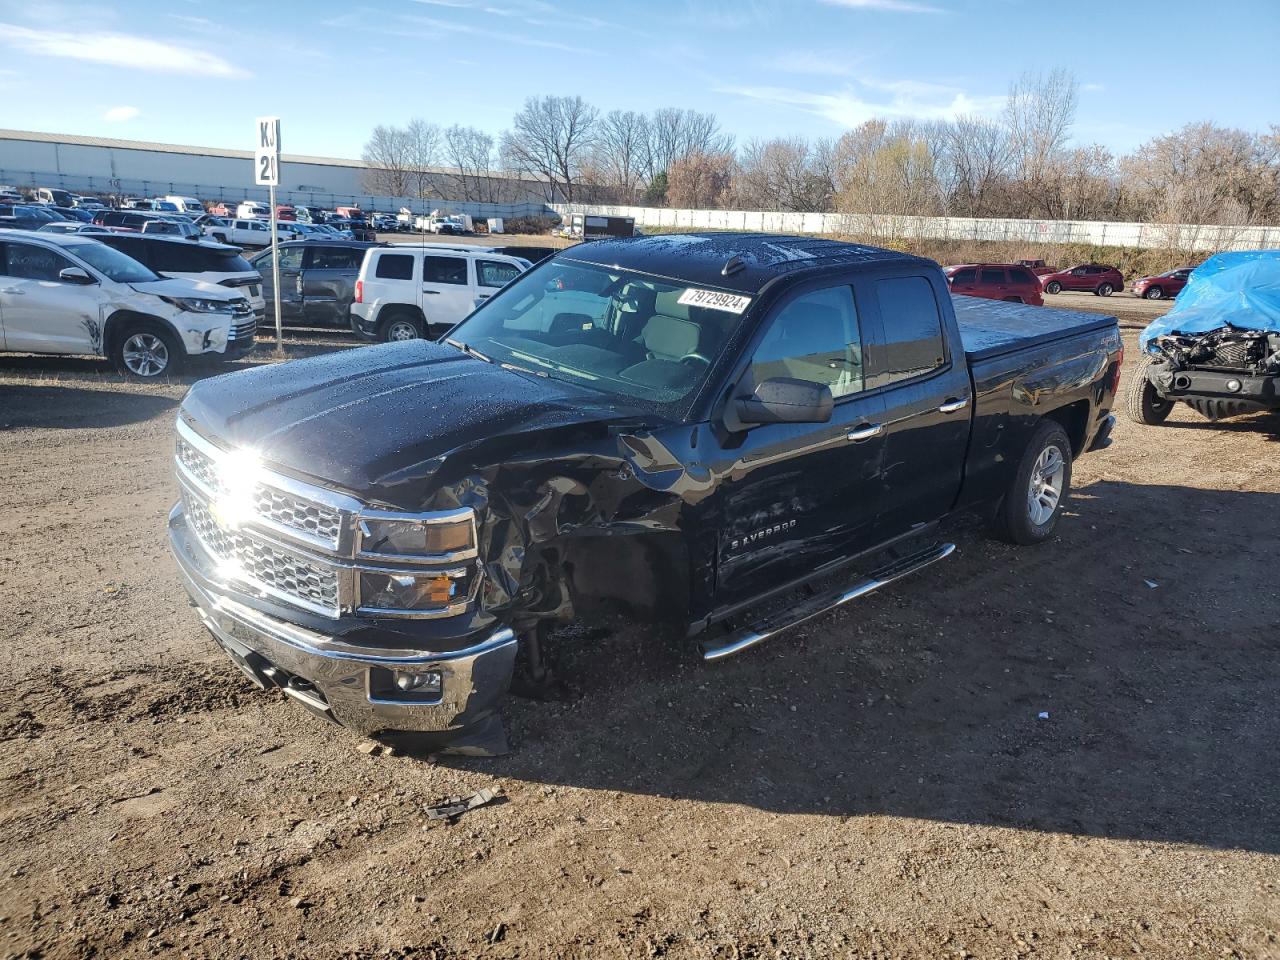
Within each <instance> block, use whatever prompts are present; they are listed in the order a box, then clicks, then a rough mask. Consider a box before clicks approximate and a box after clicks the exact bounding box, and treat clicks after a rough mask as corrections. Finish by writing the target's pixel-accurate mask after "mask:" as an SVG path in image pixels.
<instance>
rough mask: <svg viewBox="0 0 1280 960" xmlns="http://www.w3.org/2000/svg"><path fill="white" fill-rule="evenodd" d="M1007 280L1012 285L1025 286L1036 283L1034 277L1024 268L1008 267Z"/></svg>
mask: <svg viewBox="0 0 1280 960" xmlns="http://www.w3.org/2000/svg"><path fill="white" fill-rule="evenodd" d="M1009 279H1010V280H1011V281H1013V282H1014V283H1021V284H1023V285H1026V284H1029V283H1031V284H1034V283H1037V282H1038V281H1037V280H1036V275H1035V274H1034V273H1032V272H1031V271H1030V270H1028V269H1027V268H1026V267H1017V268H1014V267H1010V268H1009Z"/></svg>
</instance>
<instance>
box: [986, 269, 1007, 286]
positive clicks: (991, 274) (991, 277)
mask: <svg viewBox="0 0 1280 960" xmlns="http://www.w3.org/2000/svg"><path fill="white" fill-rule="evenodd" d="M982 282H983V283H1004V271H1003V270H1002V269H1000V268H999V267H983V268H982Z"/></svg>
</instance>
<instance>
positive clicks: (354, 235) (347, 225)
mask: <svg viewBox="0 0 1280 960" xmlns="http://www.w3.org/2000/svg"><path fill="white" fill-rule="evenodd" d="M325 225H326V226H330V227H333V228H334V229H336V230H337V231H338V232H340V233H341V234H343V236H346V237H348V239H351V240H369V241H372V240H377V239H378V231H376V230H374V229H373V227H371V226H369V224H368V222H367V221H365V220H348V219H346V218H344V217H330V218H329V220H328V222H327V223H326V224H325Z"/></svg>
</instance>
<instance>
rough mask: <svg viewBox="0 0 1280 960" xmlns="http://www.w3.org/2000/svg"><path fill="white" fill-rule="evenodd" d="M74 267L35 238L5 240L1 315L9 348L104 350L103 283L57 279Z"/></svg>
mask: <svg viewBox="0 0 1280 960" xmlns="http://www.w3.org/2000/svg"><path fill="white" fill-rule="evenodd" d="M75 266H78V265H77V264H75V263H73V262H72V261H71V260H69V259H67V258H66V257H65V256H63V255H62V254H61V253H59V252H57V251H55V250H50V249H49V248H47V247H42V246H38V245H36V244H34V243H22V242H15V241H11V240H10V241H5V242H4V243H3V244H0V315H3V317H4V338H5V346H6V348H7V349H9V350H19V351H23V350H29V351H31V352H32V353H98V352H100V351H99V349H98V347H99V345H100V343H101V330H102V326H101V317H100V316H99V310H98V301H99V291H100V290H101V288H100V287H99V286H98V285H97V284H94V285H91V286H90V285H81V284H75V283H67V282H65V281H63V280H59V279H58V274H59V272H60V271H62V270H65V269H66V268H67V267H75Z"/></svg>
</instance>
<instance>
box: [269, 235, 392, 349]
mask: <svg viewBox="0 0 1280 960" xmlns="http://www.w3.org/2000/svg"><path fill="white" fill-rule="evenodd" d="M374 246H380V244H372V243H364V242H361V241H358V240H312V241H305V240H295V241H292V242H289V243H282V244H280V318H281V322H282V323H287V324H294V325H304V326H317V327H342V328H344V329H348V330H351V329H353V321H352V317H351V303H352V301H353V300H354V299H355V286H356V280H357V278H358V277H359V276H360V265H361V264H362V263H363V262H364V256H365V251H367V250H369V249H370V248H371V247H374ZM249 262H250V264H251V265H252V266H253V268H254V269H255V270H257V272H258V275H259V276H260V277H261V278H262V291H263V297H264V298H265V299H266V301H267V302H268V303H271V302H273V298H274V293H273V291H274V289H275V287H274V286H273V277H272V271H271V251H270V250H265V251H263V252H262V253H260V254H258V255H257V256H255V257H254V258H253V259H252V260H250V261H249Z"/></svg>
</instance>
